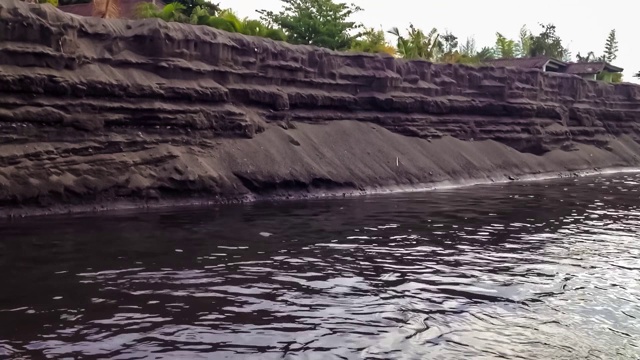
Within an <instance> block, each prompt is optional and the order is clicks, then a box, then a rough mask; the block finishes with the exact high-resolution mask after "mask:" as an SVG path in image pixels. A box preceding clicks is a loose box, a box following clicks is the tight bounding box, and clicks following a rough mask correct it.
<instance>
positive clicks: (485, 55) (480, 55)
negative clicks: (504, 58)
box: [473, 46, 495, 63]
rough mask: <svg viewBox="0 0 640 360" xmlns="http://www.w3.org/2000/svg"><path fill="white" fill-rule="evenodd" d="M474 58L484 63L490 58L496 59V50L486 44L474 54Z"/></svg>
mask: <svg viewBox="0 0 640 360" xmlns="http://www.w3.org/2000/svg"><path fill="white" fill-rule="evenodd" d="M473 58H475V59H476V60H477V61H478V62H480V63H482V62H485V61H488V60H493V59H495V52H494V51H493V49H492V48H490V47H488V46H485V47H483V48H482V49H480V51H478V52H477V53H475V55H473Z"/></svg>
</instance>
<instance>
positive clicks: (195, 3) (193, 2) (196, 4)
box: [175, 0, 220, 16]
mask: <svg viewBox="0 0 640 360" xmlns="http://www.w3.org/2000/svg"><path fill="white" fill-rule="evenodd" d="M175 1H176V2H177V3H179V4H180V5H182V6H183V10H182V13H184V14H185V15H186V16H191V14H192V13H193V11H194V10H195V9H196V8H200V9H204V10H205V11H207V13H208V14H209V15H216V14H217V13H218V12H219V11H220V5H218V4H215V3H212V2H209V1H206V0H175Z"/></svg>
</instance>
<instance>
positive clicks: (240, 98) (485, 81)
mask: <svg viewBox="0 0 640 360" xmlns="http://www.w3.org/2000/svg"><path fill="white" fill-rule="evenodd" d="M639 107H640V88H639V87H638V86H635V85H631V84H620V85H610V84H605V83H599V82H592V81H585V80H583V79H581V78H579V77H576V76H570V75H564V74H557V75H553V74H543V73H541V72H539V71H534V70H532V71H522V70H515V69H504V68H492V67H483V68H473V67H468V66H458V65H443V64H431V63H428V62H424V61H403V60H398V59H394V58H391V57H385V56H379V55H364V54H353V53H337V52H332V51H329V50H325V49H319V48H314V47H307V46H292V45H289V44H286V43H280V42H274V41H269V40H266V39H261V38H253V37H246V36H242V35H236V34H229V33H225V32H221V31H216V30H214V29H211V28H208V27H200V26H190V25H183V24H177V23H164V22H162V21H159V20H143V21H125V20H101V19H94V18H80V17H75V16H72V15H69V14H65V13H63V12H60V11H58V10H56V9H54V8H53V7H50V6H38V5H28V4H26V3H23V2H18V1H16V0H8V1H2V3H0V213H1V214H3V215H7V214H29V213H48V212H59V211H67V210H70V209H85V210H91V209H103V208H112V207H116V206H120V205H123V204H128V205H134V206H145V205H154V204H170V203H199V202H208V201H228V200H244V199H251V198H253V197H256V196H258V197H260V196H285V197H286V196H305V195H317V194H323V193H327V192H335V193H342V192H346V193H350V192H362V191H374V190H377V189H383V188H405V189H408V188H418V187H423V186H425V185H426V184H432V183H436V182H443V181H452V182H457V183H461V182H465V181H477V180H486V181H492V180H505V179H508V178H512V179H513V178H516V177H519V176H522V175H526V174H539V173H558V172H573V171H577V170H590V169H594V168H611V167H635V166H640V157H639V156H640V144H639V141H640V137H639V134H640V129H639V126H638V124H639V123H638V120H639V119H640V115H639V114H640V113H639V111H638V108H639Z"/></svg>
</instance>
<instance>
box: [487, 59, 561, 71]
mask: <svg viewBox="0 0 640 360" xmlns="http://www.w3.org/2000/svg"><path fill="white" fill-rule="evenodd" d="M548 62H550V63H552V64H554V65H556V66H566V65H567V64H566V63H565V62H562V61H560V60H556V59H554V58H551V57H548V56H537V57H532V58H517V59H496V60H489V61H487V64H489V65H494V66H501V67H517V68H525V69H539V68H542V67H543V66H544V65H545V64H547V63H548Z"/></svg>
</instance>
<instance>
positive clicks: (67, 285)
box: [0, 174, 640, 359]
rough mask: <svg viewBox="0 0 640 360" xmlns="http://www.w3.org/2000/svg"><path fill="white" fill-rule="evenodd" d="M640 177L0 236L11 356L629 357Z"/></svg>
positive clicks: (49, 225) (120, 221)
mask: <svg viewBox="0 0 640 360" xmlns="http://www.w3.org/2000/svg"><path fill="white" fill-rule="evenodd" d="M638 184H640V175H628V174H627V175H618V176H603V177H595V178H579V179H565V180H558V181H549V182H538V183H521V184H510V185H500V186H483V187H473V188H467V189H456V190H443V191H433V192H428V193H422V194H419V193H413V194H404V195H393V196H371V197H363V198H358V199H341V200H335V201H324V200H318V201H308V202H285V203H276V204H267V203H262V204H250V205H245V206H222V207H212V208H207V209H188V210H184V209H182V210H175V211H174V210H171V211H161V212H158V211H156V212H148V213H143V214H114V215H112V216H101V217H86V216H71V217H60V218H45V219H37V220H35V219H27V220H21V221H16V222H8V223H2V224H0V233H1V234H2V235H3V236H2V238H1V239H0V271H2V274H3V277H2V278H0V286H1V288H2V289H4V290H5V291H3V292H2V293H0V324H2V326H0V358H5V357H8V358H34V359H35V358H43V357H46V358H70V357H79V358H82V357H94V358H111V359H145V358H155V359H179V358H185V359H254V358H260V359H282V358H285V359H424V358H429V359H460V358H508V359H550V358H553V359H612V358H616V359H637V358H638V356H639V354H640V282H638V279H639V278H640V265H639V264H640V241H639V240H640V236H639V235H638V234H640V199H639V198H637V197H634V196H630V194H632V193H633V192H636V191H637V190H638V189H637V186H638Z"/></svg>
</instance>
